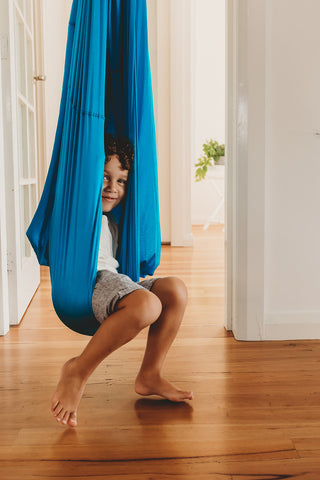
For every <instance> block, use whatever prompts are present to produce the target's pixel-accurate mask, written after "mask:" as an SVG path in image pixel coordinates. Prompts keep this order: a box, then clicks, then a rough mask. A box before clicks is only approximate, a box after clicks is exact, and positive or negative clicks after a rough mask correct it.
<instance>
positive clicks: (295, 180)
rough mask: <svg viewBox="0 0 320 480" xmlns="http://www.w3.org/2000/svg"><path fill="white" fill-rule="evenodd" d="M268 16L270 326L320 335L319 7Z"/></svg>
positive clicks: (296, 3)
mask: <svg viewBox="0 0 320 480" xmlns="http://www.w3.org/2000/svg"><path fill="white" fill-rule="evenodd" d="M289 11H290V15H288V12H289ZM266 14H267V20H266V22H267V56H266V64H267V78H266V81H267V84H266V95H267V96H266V125H267V135H266V142H267V143H266V145H267V151H266V153H267V162H266V196H265V200H266V213H265V219H266V224H265V226H266V231H265V245H266V248H265V265H266V269H265V314H266V322H267V324H273V325H274V324H282V325H283V324H285V323H286V322H290V323H291V322H293V323H297V324H299V323H300V324H302V325H303V324H304V323H309V324H312V323H313V322H315V323H317V325H318V328H319V333H320V249H319V245H320V221H319V205H320V188H319V182H320V161H319V159H320V137H319V136H315V132H316V131H318V132H319V133H320V93H319V84H320V61H319V48H318V47H319V45H320V31H319V22H318V19H319V16H320V2H319V1H318V0H305V1H303V2H302V1H300V0H268V2H267V12H266ZM306 26H307V28H306ZM297 328H298V327H297ZM301 333H302V332H301ZM302 334H303V333H302Z"/></svg>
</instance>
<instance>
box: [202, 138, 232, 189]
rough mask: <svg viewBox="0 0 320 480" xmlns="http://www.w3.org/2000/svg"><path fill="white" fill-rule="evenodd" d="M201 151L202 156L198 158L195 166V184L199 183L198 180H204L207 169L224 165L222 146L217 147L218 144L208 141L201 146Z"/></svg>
mask: <svg viewBox="0 0 320 480" xmlns="http://www.w3.org/2000/svg"><path fill="white" fill-rule="evenodd" d="M202 150H203V154H202V156H201V158H198V161H197V163H196V165H195V166H196V167H197V169H196V172H195V178H196V182H200V180H204V179H205V178H206V174H207V171H208V168H209V167H213V165H224V154H225V146H224V144H223V145H219V143H218V142H216V141H213V140H212V139H210V140H207V141H206V143H204V144H203V145H202Z"/></svg>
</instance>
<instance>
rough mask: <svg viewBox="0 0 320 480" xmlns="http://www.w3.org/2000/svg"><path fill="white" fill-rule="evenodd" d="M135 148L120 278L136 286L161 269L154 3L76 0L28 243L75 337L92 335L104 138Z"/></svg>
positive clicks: (120, 213)
mask: <svg viewBox="0 0 320 480" xmlns="http://www.w3.org/2000/svg"><path fill="white" fill-rule="evenodd" d="M106 131H107V132H110V133H115V134H117V135H125V136H127V137H128V138H129V139H130V141H131V142H132V143H133V145H134V149H135V160H134V171H133V173H132V174H131V175H130V179H129V182H128V187H127V188H128V190H127V196H126V202H125V206H124V207H118V208H117V211H116V212H115V214H116V218H117V219H118V221H119V226H120V247H119V254H118V261H119V264H120V269H119V272H120V273H125V274H126V275H128V276H130V277H131V278H132V279H133V280H134V281H138V280H139V277H144V276H146V275H152V274H153V273H154V270H155V269H156V267H157V266H158V265H159V262H160V247H161V243H160V222H159V201H158V179H157V161H156V139H155V126H154V113H153V101H152V86H151V75H150V64H149V53H148V32H147V9H146V1H145V0H74V1H73V5H72V10H71V17H70V23H69V32H68V42H67V50H66V61H65V72H64V81H63V88H62V98H61V105H60V113H59V120H58V126H57V132H56V137H55V143H54V148H53V153H52V159H51V164H50V168H49V171H48V175H47V179H46V183H45V186H44V190H43V193H42V197H41V200H40V203H39V206H38V208H37V210H36V213H35V215H34V217H33V220H32V222H31V224H30V226H29V228H28V231H27V236H28V238H29V240H30V242H31V244H32V247H33V249H34V251H35V252H36V255H37V258H38V261H39V263H40V264H42V265H49V267H50V276H51V284H52V300H53V305H54V308H55V311H56V313H57V315H58V316H59V317H60V319H61V320H62V321H63V322H64V323H65V325H67V326H68V327H69V328H71V329H72V330H74V331H76V332H79V333H82V334H85V335H93V334H94V333H95V331H96V330H97V329H98V327H99V325H100V324H99V323H98V322H97V320H96V319H95V317H94V315H93V311H92V301H91V300H92V294H93V289H94V284H95V278H96V270H97V261H98V251H99V241H100V232H101V220H102V202H101V195H102V185H103V171H104V162H105V149H104V138H105V132H106Z"/></svg>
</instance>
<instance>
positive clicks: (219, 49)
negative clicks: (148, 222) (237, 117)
mask: <svg viewBox="0 0 320 480" xmlns="http://www.w3.org/2000/svg"><path fill="white" fill-rule="evenodd" d="M225 3H226V0H197V1H196V2H195V39H196V42H195V65H194V70H195V158H194V159H193V162H192V167H191V168H192V190H191V192H192V210H191V218H192V223H193V224H204V223H205V221H206V219H207V217H208V216H209V215H210V213H212V211H213V210H214V208H215V206H216V204H217V202H218V199H219V197H218V195H217V193H216V192H215V190H214V188H213V187H212V186H211V185H210V183H208V182H207V181H201V182H195V181H194V171H195V168H194V164H195V162H196V160H197V159H198V158H199V157H200V156H201V155H202V144H203V143H204V142H205V141H206V139H210V138H213V139H214V140H217V141H218V142H219V143H225V81H226V79H225ZM217 183H218V188H220V189H221V191H222V192H223V191H224V177H223V178H222V179H221V180H219V181H218V182H217ZM219 220H220V221H221V222H222V223H223V221H224V209H223V208H222V209H221V210H220V215H219Z"/></svg>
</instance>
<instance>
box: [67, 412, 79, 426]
mask: <svg viewBox="0 0 320 480" xmlns="http://www.w3.org/2000/svg"><path fill="white" fill-rule="evenodd" d="M68 425H69V426H70V427H75V426H76V425H77V413H76V412H71V413H70V416H69V420H68Z"/></svg>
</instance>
